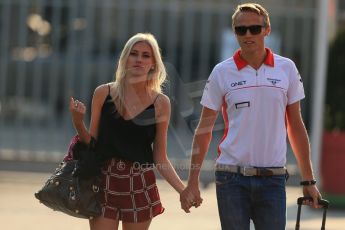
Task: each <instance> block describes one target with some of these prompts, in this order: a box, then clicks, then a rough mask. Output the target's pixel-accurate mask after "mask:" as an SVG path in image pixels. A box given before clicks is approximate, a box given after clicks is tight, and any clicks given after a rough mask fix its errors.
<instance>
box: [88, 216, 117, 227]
mask: <svg viewBox="0 0 345 230" xmlns="http://www.w3.org/2000/svg"><path fill="white" fill-rule="evenodd" d="M89 223H90V230H117V229H118V227H119V220H113V219H109V218H104V217H97V218H94V219H92V220H90V221H89Z"/></svg>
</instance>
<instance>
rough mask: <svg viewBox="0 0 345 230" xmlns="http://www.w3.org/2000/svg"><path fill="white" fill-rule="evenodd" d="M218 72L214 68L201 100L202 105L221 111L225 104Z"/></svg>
mask: <svg viewBox="0 0 345 230" xmlns="http://www.w3.org/2000/svg"><path fill="white" fill-rule="evenodd" d="M220 81H221V78H220V75H219V73H218V70H217V69H216V68H214V69H213V70H212V72H211V74H210V76H209V78H208V80H207V82H206V85H205V88H204V92H203V95H202V98H201V102H200V103H201V105H203V106H205V107H207V108H209V109H212V110H215V111H220V110H221V108H222V104H223V95H224V94H223V92H224V90H223V87H222V84H221V82H220Z"/></svg>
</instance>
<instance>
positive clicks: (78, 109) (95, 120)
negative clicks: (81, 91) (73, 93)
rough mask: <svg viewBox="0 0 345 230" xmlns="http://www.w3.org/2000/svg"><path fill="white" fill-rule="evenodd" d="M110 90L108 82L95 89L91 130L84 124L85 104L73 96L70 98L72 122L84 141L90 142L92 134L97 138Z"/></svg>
mask: <svg viewBox="0 0 345 230" xmlns="http://www.w3.org/2000/svg"><path fill="white" fill-rule="evenodd" d="M108 90H109V89H108V85H107V84H105V85H100V86H98V87H97V88H96V89H95V92H94V94H93V97H92V105H91V121H90V128H89V131H88V130H87V128H86V126H85V124H84V116H85V113H86V107H85V105H84V104H83V103H82V102H80V101H78V100H74V99H73V98H72V97H71V99H70V104H69V109H70V112H71V115H72V122H73V125H74V128H75V130H76V131H77V133H78V135H79V138H80V139H81V141H82V142H84V143H87V144H88V143H90V140H91V136H92V137H94V138H97V134H98V125H99V119H100V115H101V110H102V106H103V102H104V99H105V97H106V95H107V93H108Z"/></svg>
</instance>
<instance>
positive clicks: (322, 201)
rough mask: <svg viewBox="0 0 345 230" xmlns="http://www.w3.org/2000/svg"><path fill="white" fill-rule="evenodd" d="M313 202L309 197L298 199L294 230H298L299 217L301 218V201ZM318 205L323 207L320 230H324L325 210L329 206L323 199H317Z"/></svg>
mask: <svg viewBox="0 0 345 230" xmlns="http://www.w3.org/2000/svg"><path fill="white" fill-rule="evenodd" d="M307 200H309V201H313V198H311V197H299V198H298V199H297V204H298V211H297V219H296V228H295V229H296V230H299V222H300V217H301V207H302V205H303V201H307ZM318 203H319V205H322V206H323V215H322V225H321V230H325V226H326V215H327V209H328V206H329V202H328V201H327V200H324V199H319V200H318Z"/></svg>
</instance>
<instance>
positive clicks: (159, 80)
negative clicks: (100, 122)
mask: <svg viewBox="0 0 345 230" xmlns="http://www.w3.org/2000/svg"><path fill="white" fill-rule="evenodd" d="M138 42H146V43H147V44H148V45H150V46H151V49H152V54H153V59H154V63H155V64H154V68H153V69H150V71H149V73H148V76H147V81H146V91H147V92H148V93H150V92H152V91H154V92H157V93H161V92H162V84H163V83H164V82H165V79H166V75H167V74H166V70H165V66H164V64H163V61H162V57H161V53H160V48H159V46H158V43H157V40H156V38H155V37H154V36H153V35H152V34H150V33H138V34H135V35H134V36H132V37H131V38H130V39H129V40H128V41H127V43H126V44H125V47H124V48H123V50H122V52H121V55H120V58H119V61H118V66H117V70H116V72H115V84H113V90H112V92H111V94H112V98H113V99H114V102H115V103H116V107H117V110H118V112H119V113H120V114H123V111H124V107H123V106H124V104H123V103H124V98H125V84H126V81H125V76H126V64H127V59H128V56H129V53H130V52H131V50H132V48H133V46H134V45H135V44H136V43H138Z"/></svg>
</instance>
